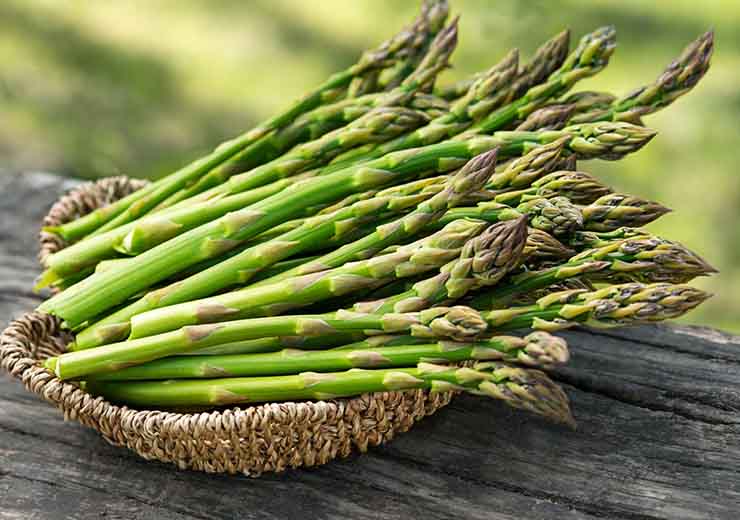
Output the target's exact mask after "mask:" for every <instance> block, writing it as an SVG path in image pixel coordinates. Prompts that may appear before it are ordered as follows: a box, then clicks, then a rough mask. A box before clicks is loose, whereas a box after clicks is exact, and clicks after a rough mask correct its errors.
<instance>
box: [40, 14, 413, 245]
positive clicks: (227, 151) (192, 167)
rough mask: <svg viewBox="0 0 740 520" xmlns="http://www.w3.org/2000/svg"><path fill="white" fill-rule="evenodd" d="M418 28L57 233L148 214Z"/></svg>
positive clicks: (77, 233)
mask: <svg viewBox="0 0 740 520" xmlns="http://www.w3.org/2000/svg"><path fill="white" fill-rule="evenodd" d="M425 16H426V10H423V11H422V14H421V16H420V18H423V17H425ZM416 25H418V22H417V24H415V25H414V26H412V28H411V29H404V30H402V31H401V32H400V33H399V34H397V35H396V36H394V37H392V38H391V39H389V40H388V41H386V42H384V43H383V44H382V45H380V46H379V47H378V48H376V49H373V50H369V51H366V52H365V53H363V55H362V56H361V57H360V59H359V60H358V61H357V62H356V63H355V64H354V65H352V66H350V67H348V68H347V69H345V70H343V71H341V72H339V73H336V74H334V75H332V76H330V77H329V78H328V79H327V80H326V81H325V82H324V83H323V84H321V85H320V86H319V87H317V88H316V89H315V90H313V91H312V92H310V93H308V94H307V95H305V96H303V97H302V98H301V99H300V100H298V101H296V102H295V103H294V104H293V105H291V106H290V108H288V109H287V110H285V111H283V112H282V113H280V114H278V115H276V116H274V117H272V118H270V119H268V120H267V121H265V122H263V123H262V124H260V125H258V126H257V127H255V128H253V129H252V130H250V131H248V132H246V133H244V134H242V135H240V136H238V137H236V138H234V139H231V140H230V141H226V142H224V143H222V144H221V145H219V146H217V147H216V148H215V149H214V151H213V152H211V153H210V154H209V155H206V156H204V157H201V158H200V159H197V160H195V161H193V162H192V163H190V164H188V165H187V166H184V167H183V168H181V169H179V170H178V171H176V172H174V173H172V174H170V175H168V176H167V177H165V178H163V179H160V180H159V181H157V182H155V183H152V184H150V185H149V186H147V187H145V188H143V189H141V190H138V191H136V192H134V193H132V194H131V195H129V196H127V197H124V198H123V199H120V200H118V201H116V202H115V203H113V204H110V205H108V206H106V207H104V208H99V209H97V210H95V211H93V212H91V213H89V214H88V215H85V216H83V217H81V218H79V219H76V220H74V221H71V222H69V223H67V224H64V225H63V226H60V227H58V228H56V229H54V230H53V231H54V232H55V233H57V234H59V235H60V236H61V237H62V238H64V239H65V241H67V242H72V241H75V240H78V239H80V238H82V237H84V236H85V235H88V234H90V233H92V232H93V231H95V230H96V229H99V228H101V227H102V226H105V225H108V227H109V228H112V227H114V226H117V225H119V224H122V223H125V222H122V220H124V219H119V220H118V222H117V223H116V224H109V223H110V222H111V221H112V220H114V219H116V218H117V217H119V216H120V215H122V214H123V213H124V212H126V211H127V210H128V209H129V208H132V207H133V208H134V209H137V208H141V209H140V210H139V211H140V212H143V211H145V210H144V208H149V207H153V206H154V205H156V204H153V203H152V201H153V200H157V199H158V197H161V194H163V193H167V194H169V193H173V192H174V191H176V190H177V189H179V188H180V187H182V186H185V185H187V184H188V183H189V182H191V181H192V180H194V179H197V178H198V177H199V176H201V175H203V174H204V173H206V172H207V171H209V170H211V169H212V168H214V167H216V166H218V165H219V164H221V163H222V162H224V161H225V160H227V159H229V158H230V157H232V156H233V155H235V154H236V153H238V152H239V151H240V150H242V149H244V148H245V147H247V146H249V145H250V144H252V143H254V142H256V141H257V140H259V139H261V138H263V137H265V136H266V135H268V134H269V133H270V132H271V131H273V130H275V129H278V128H282V127H284V126H286V125H287V124H289V123H290V122H291V121H293V120H294V119H295V118H296V117H298V116H300V115H301V114H303V113H305V112H308V111H310V110H312V109H313V108H316V107H317V106H319V105H321V104H322V102H323V101H324V100H325V99H326V95H327V94H332V93H333V92H334V91H336V89H337V88H342V87H345V86H347V85H348V84H349V83H350V81H352V79H353V78H354V77H356V76H359V75H361V74H364V73H365V72H367V71H368V70H372V69H375V68H378V67H381V66H382V65H383V64H384V63H386V62H387V60H388V59H392V58H393V56H394V54H395V53H397V52H398V51H399V50H400V49H403V48H404V47H405V46H406V45H407V44H408V42H409V40H411V39H412V38H413V37H414V34H413V31H414V29H413V27H415V26H416ZM165 196H167V195H165ZM160 200H161V198H160ZM132 213H133V212H132ZM126 221H127V220H126Z"/></svg>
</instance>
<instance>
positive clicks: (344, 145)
mask: <svg viewBox="0 0 740 520" xmlns="http://www.w3.org/2000/svg"><path fill="white" fill-rule="evenodd" d="M456 45H457V21H456V20H455V21H453V22H452V23H451V24H450V25H449V26H448V27H447V28H445V29H444V30H442V31H440V32H439V33H438V34H437V36H436V37H435V39H434V41H433V42H432V44H431V46H430V49H429V52H428V53H427V55H426V56H425V57H424V60H423V61H422V62H421V63H420V64H419V66H418V68H417V69H416V70H415V71H414V73H413V74H411V75H410V76H409V77H408V78H406V79H405V80H404V81H403V83H402V84H401V85H400V86H399V87H398V88H396V89H394V90H392V91H391V92H388V93H384V94H381V95H377V96H372V97H371V98H370V100H369V101H370V102H371V104H372V106H374V107H384V106H395V105H406V104H408V103H409V102H410V101H411V100H413V95H414V94H415V93H416V92H417V91H418V90H419V89H421V88H423V86H424V85H426V84H427V83H429V82H430V81H433V80H434V78H435V76H436V75H437V74H438V73H439V72H440V71H441V70H443V69H444V68H445V67H447V63H448V60H449V57H450V55H451V54H452V52H453V51H454V49H455V47H456ZM367 101H368V100H365V102H367ZM372 113H373V112H370V114H372ZM426 122H428V121H426ZM417 126H423V125H421V124H419V125H417ZM407 130H409V129H407ZM397 135H398V133H395V134H393V133H388V134H384V133H382V132H381V133H379V134H378V136H377V137H376V138H375V139H372V138H368V136H364V135H363V133H362V132H361V131H357V130H356V129H353V128H352V125H350V127H348V128H345V129H338V130H335V131H334V132H331V133H329V134H327V135H324V136H323V137H321V138H320V139H317V140H316V141H313V142H308V143H305V144H303V145H301V146H298V147H297V148H295V149H293V150H291V151H290V152H289V153H288V154H286V155H284V156H282V157H279V158H277V159H275V160H273V161H270V162H268V163H266V164H262V165H261V166H259V167H257V168H252V166H253V165H252V163H251V162H250V158H251V155H250V150H249V149H247V150H244V151H243V152H242V153H241V154H240V155H237V156H235V157H234V158H233V161H231V162H229V163H225V164H223V165H221V166H220V167H219V168H216V169H214V170H213V171H211V172H210V173H208V174H207V175H206V176H205V177H203V178H202V179H201V180H200V181H199V182H198V183H197V184H196V185H195V186H193V187H192V188H191V189H189V190H186V192H184V194H183V197H188V196H191V195H196V194H198V193H201V192H202V191H203V190H205V188H206V187H208V186H214V188H213V189H211V190H209V191H207V192H205V193H204V194H203V195H201V196H200V197H199V198H201V199H202V198H209V197H213V196H216V195H218V194H228V193H238V192H241V191H244V190H248V189H252V188H255V187H258V186H262V185H264V184H267V183H268V182H272V181H275V180H277V179H279V178H282V177H287V176H290V175H293V174H295V173H297V172H300V171H305V170H308V169H310V168H316V167H318V166H321V165H323V164H326V163H328V162H329V160H331V159H332V158H333V157H335V156H336V155H338V154H340V153H341V152H343V151H346V150H348V149H351V148H353V147H355V146H357V145H367V144H370V143H373V142H382V141H386V140H388V139H391V138H393V137H396V136H397ZM250 168H252V169H250ZM238 172H244V173H240V174H239V175H234V174H235V173H238Z"/></svg>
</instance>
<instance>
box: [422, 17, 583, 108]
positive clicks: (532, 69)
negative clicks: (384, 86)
mask: <svg viewBox="0 0 740 520" xmlns="http://www.w3.org/2000/svg"><path fill="white" fill-rule="evenodd" d="M569 46H570V31H568V30H567V29H566V30H565V31H562V32H560V33H558V34H557V35H555V36H554V37H553V38H551V39H550V40H548V41H546V42H545V43H544V44H542V45H541V46H540V47H539V48H538V49H537V51H535V54H534V57H533V58H532V60H531V61H529V62H528V63H527V64H526V65H523V66H522V67H521V68H520V69H519V70H518V71H517V78H516V81H515V84H514V85H512V88H511V89H510V90H509V92H508V93H507V95H506V97H505V98H504V102H505V103H510V102H511V101H512V100H514V99H516V98H518V97H520V96H521V95H522V94H524V93H525V92H526V91H527V90H529V89H530V88H531V87H533V86H535V85H537V84H539V83H541V82H542V81H544V80H545V79H546V78H547V77H548V76H549V75H550V74H552V73H553V72H554V71H555V70H557V69H558V68H559V67H560V66H561V65H562V64H563V61H564V60H565V58H566V56H567V55H568V47H569ZM482 75H483V74H482V73H476V74H474V75H473V76H472V77H470V78H466V79H463V80H461V81H458V82H457V83H454V84H452V85H449V86H447V87H441V88H437V89H436V90H435V93H436V94H437V96H439V97H441V98H443V99H447V100H453V99H457V98H459V97H460V96H462V95H464V94H465V93H466V92H468V90H469V89H470V86H471V85H472V84H473V83H475V82H476V81H478V80H479V79H480V78H481V76H482Z"/></svg>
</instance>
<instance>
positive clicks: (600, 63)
mask: <svg viewBox="0 0 740 520" xmlns="http://www.w3.org/2000/svg"><path fill="white" fill-rule="evenodd" d="M615 47H616V32H615V30H614V28H613V27H602V28H600V29H597V30H596V31H594V32H592V33H589V34H587V35H585V36H584V37H583V38H581V41H580V42H579V44H578V47H576V49H575V50H574V51H573V52H572V53H571V54H570V55H569V56H568V57H567V58H566V59H565V61H564V62H563V64H562V65H561V66H560V68H559V69H558V70H556V71H555V72H553V73H552V74H551V75H550V76H549V77H548V78H547V81H546V82H545V83H542V84H539V85H535V86H533V87H531V88H529V90H527V91H526V92H525V93H523V95H521V97H518V98H517V99H516V100H515V101H512V102H511V103H509V104H508V105H506V106H503V107H501V108H499V109H498V110H496V111H494V112H492V113H491V114H489V115H488V116H487V117H486V118H485V119H483V120H482V121H480V122H479V123H478V124H476V125H474V126H473V127H472V128H471V130H470V131H471V132H474V133H489V132H492V131H495V130H498V129H501V128H504V127H505V126H506V125H509V124H511V123H512V122H513V121H515V120H517V119H524V118H526V117H527V116H528V115H529V114H531V113H532V112H533V111H534V110H536V109H537V108H539V107H541V106H542V105H544V104H545V103H546V102H547V100H549V99H551V98H553V97H557V96H560V95H562V94H563V93H565V92H567V91H568V90H569V89H570V88H572V87H573V85H575V84H576V83H577V82H578V81H580V80H582V79H584V78H588V77H590V76H593V75H594V74H597V73H598V72H600V71H601V70H603V69H604V67H606V65H607V64H608V63H609V58H610V57H611V55H612V53H613V52H614V49H615ZM458 137H459V138H463V139H464V138H466V137H467V136H466V135H465V134H462V135H460V136H458Z"/></svg>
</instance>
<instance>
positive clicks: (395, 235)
mask: <svg viewBox="0 0 740 520" xmlns="http://www.w3.org/2000/svg"><path fill="white" fill-rule="evenodd" d="M497 154H498V148H494V149H493V150H490V151H488V152H485V153H483V154H481V155H480V156H477V157H475V158H473V159H472V160H470V161H469V162H468V163H467V164H466V165H465V166H464V167H463V168H462V169H461V170H460V171H459V172H458V173H457V175H455V176H454V177H453V178H452V179H451V180H450V182H449V183H448V184H447V185H446V187H445V189H444V190H443V191H441V192H440V193H438V194H437V195H435V196H434V197H432V198H430V199H429V200H427V201H424V202H423V203H421V204H419V206H418V207H417V208H416V210H415V211H413V212H411V213H409V214H408V215H405V216H403V217H401V218H399V219H397V220H394V221H392V222H389V223H387V224H384V225H382V226H379V227H378V228H377V229H376V230H375V232H374V233H371V234H370V235H367V236H365V237H363V238H361V239H359V240H356V241H355V242H352V243H349V244H346V245H344V246H342V247H340V248H338V249H336V250H334V251H331V252H329V253H327V254H325V255H322V256H321V257H320V258H318V259H317V260H315V261H314V262H312V263H310V264H304V265H301V266H298V267H296V268H295V269H292V270H290V271H286V272H284V273H282V274H281V275H280V278H279V279H280V280H286V279H288V278H290V277H291V276H302V275H305V274H310V273H313V272H317V271H323V270H325V269H329V268H333V267H339V266H341V265H344V264H346V263H347V262H351V261H353V260H357V259H359V258H368V257H370V256H372V255H373V254H375V253H377V252H378V251H381V250H383V249H385V248H386V247H387V246H389V245H392V244H397V243H399V242H400V241H401V240H403V239H405V238H408V237H412V236H414V235H415V234H417V233H418V232H419V231H420V230H422V229H424V228H426V227H427V226H429V225H430V224H432V223H433V222H434V221H436V220H438V219H439V218H440V217H442V216H443V215H444V214H445V212H446V211H447V210H448V209H449V208H452V207H454V206H456V205H457V204H459V203H461V202H462V201H463V200H464V198H465V197H466V196H467V195H469V194H470V193H473V192H475V191H478V190H479V189H481V188H482V187H483V186H484V185H485V183H486V182H487V181H488V179H489V178H490V176H491V174H492V173H493V171H494V168H495V166H496V157H497ZM276 281H277V279H275V278H273V279H268V280H267V281H265V282H263V284H266V283H271V282H272V283H274V282H276Z"/></svg>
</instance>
